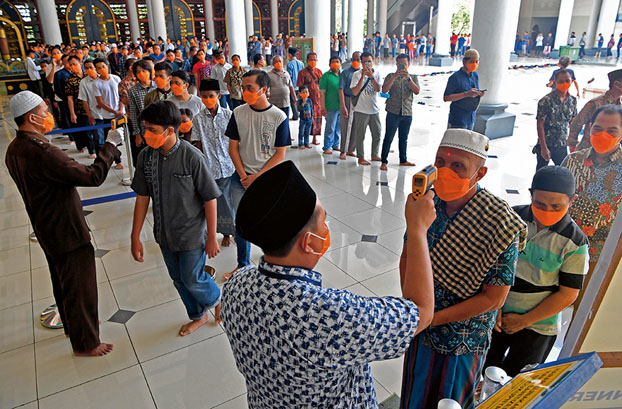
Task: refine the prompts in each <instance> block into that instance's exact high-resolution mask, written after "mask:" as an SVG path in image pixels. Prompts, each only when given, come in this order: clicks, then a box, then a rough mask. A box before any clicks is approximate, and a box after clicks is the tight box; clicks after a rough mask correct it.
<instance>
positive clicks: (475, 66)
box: [466, 62, 479, 72]
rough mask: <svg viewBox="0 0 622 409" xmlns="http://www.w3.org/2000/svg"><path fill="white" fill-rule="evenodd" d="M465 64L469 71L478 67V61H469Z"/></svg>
mask: <svg viewBox="0 0 622 409" xmlns="http://www.w3.org/2000/svg"><path fill="white" fill-rule="evenodd" d="M466 66H467V70H469V71H470V72H475V71H477V69H478V68H479V63H477V62H470V63H468V64H467V65H466Z"/></svg>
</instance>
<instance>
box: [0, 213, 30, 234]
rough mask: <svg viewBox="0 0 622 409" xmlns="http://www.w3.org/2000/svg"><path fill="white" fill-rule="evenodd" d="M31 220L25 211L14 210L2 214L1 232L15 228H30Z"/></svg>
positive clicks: (0, 218)
mask: <svg viewBox="0 0 622 409" xmlns="http://www.w3.org/2000/svg"><path fill="white" fill-rule="evenodd" d="M28 223H30V220H29V219H28V213H26V210H25V209H20V210H13V211H10V212H6V213H2V217H0V230H6V229H12V228H14V227H20V226H28Z"/></svg>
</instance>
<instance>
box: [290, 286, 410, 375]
mask: <svg viewBox="0 0 622 409" xmlns="http://www.w3.org/2000/svg"><path fill="white" fill-rule="evenodd" d="M314 296H315V297H314V299H313V300H309V301H308V302H306V301H307V300H303V303H305V304H307V305H308V308H309V309H313V310H314V313H313V314H308V315H307V316H308V317H310V319H309V320H304V321H302V320H301V322H300V324H299V331H298V332H297V333H296V334H295V335H294V340H293V341H294V343H296V344H297V345H301V349H302V345H305V347H304V349H305V350H307V351H313V352H312V353H310V354H308V355H305V358H307V359H309V360H311V361H312V362H313V363H314V364H316V365H318V366H321V367H324V368H327V369H333V370H335V369H340V368H345V367H351V366H352V365H353V364H366V363H369V362H371V361H378V360H385V359H392V358H398V357H400V356H402V355H403V354H404V352H405V351H406V350H407V349H408V347H409V346H410V344H411V342H412V339H413V338H414V336H415V333H416V331H417V328H418V326H419V309H418V307H417V306H416V305H415V303H414V302H412V301H410V300H408V299H405V298H398V297H362V296H360V295H356V294H352V293H350V292H348V291H345V290H334V292H333V293H330V294H320V295H315V294H314ZM315 311H319V313H315ZM309 334H314V336H312V337H310V336H309Z"/></svg>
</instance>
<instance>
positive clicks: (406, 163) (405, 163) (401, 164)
mask: <svg viewBox="0 0 622 409" xmlns="http://www.w3.org/2000/svg"><path fill="white" fill-rule="evenodd" d="M400 166H415V164H414V163H411V162H408V161H406V162H402V163H400Z"/></svg>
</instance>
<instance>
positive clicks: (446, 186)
mask: <svg viewBox="0 0 622 409" xmlns="http://www.w3.org/2000/svg"><path fill="white" fill-rule="evenodd" d="M476 173H477V172H476ZM474 176H475V175H474ZM472 178H473V177H471V178H461V177H460V176H458V174H457V173H456V172H454V171H453V170H451V169H449V168H447V167H442V168H439V169H438V177H437V179H436V182H434V191H435V192H436V194H437V195H438V197H439V198H440V199H441V200H442V201H444V202H451V201H454V200H457V199H460V198H461V197H463V196H464V195H466V194H467V192H468V191H469V190H471V187H472V186H471V179H472Z"/></svg>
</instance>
